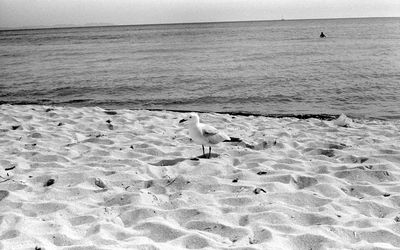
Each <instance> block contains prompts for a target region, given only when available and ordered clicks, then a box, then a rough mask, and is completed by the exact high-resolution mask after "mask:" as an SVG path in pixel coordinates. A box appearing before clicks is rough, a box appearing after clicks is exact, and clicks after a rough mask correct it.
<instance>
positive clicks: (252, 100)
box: [0, 18, 400, 119]
mask: <svg viewBox="0 0 400 250" xmlns="http://www.w3.org/2000/svg"><path fill="white" fill-rule="evenodd" d="M321 31H323V32H324V33H325V34H326V36H327V38H324V39H321V38H319V34H320V32H321ZM0 69H1V70H0V103H10V104H46V105H47V104H50V105H73V106H100V107H104V108H131V109H141V108H144V109H168V110H197V111H216V112H245V113H254V114H266V115H268V114H340V113H342V112H343V113H346V114H347V115H350V116H353V117H359V118H379V119H400V18H365V19H330V20H287V21H265V22H234V23H204V24H173V25H146V26H112V27H83V28H60V29H40V30H17V31H0Z"/></svg>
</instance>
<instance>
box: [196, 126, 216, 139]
mask: <svg viewBox="0 0 400 250" xmlns="http://www.w3.org/2000/svg"><path fill="white" fill-rule="evenodd" d="M200 129H201V133H202V135H203V136H204V137H210V136H213V135H216V134H218V130H217V129H216V128H214V127H213V126H210V125H207V124H201V126H200Z"/></svg>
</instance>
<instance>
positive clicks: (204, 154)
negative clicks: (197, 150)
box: [201, 145, 206, 157]
mask: <svg viewBox="0 0 400 250" xmlns="http://www.w3.org/2000/svg"><path fill="white" fill-rule="evenodd" d="M201 147H202V148H203V156H204V157H206V153H205V152H204V146H203V145H201Z"/></svg>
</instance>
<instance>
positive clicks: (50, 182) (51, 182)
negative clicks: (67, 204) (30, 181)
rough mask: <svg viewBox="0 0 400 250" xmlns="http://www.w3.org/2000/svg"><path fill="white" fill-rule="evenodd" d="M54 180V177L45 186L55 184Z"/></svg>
mask: <svg viewBox="0 0 400 250" xmlns="http://www.w3.org/2000/svg"><path fill="white" fill-rule="evenodd" d="M54 182H55V180H54V179H49V180H48V181H47V182H46V183H45V184H44V185H43V186H44V187H49V186H51V185H53V184H54Z"/></svg>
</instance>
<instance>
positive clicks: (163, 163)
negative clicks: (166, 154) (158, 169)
mask: <svg viewBox="0 0 400 250" xmlns="http://www.w3.org/2000/svg"><path fill="white" fill-rule="evenodd" d="M217 157H219V154H214V153H211V155H210V158H209V157H208V154H206V155H199V156H196V157H194V158H182V157H181V158H175V159H165V160H161V161H159V162H156V163H150V164H151V165H153V166H173V165H176V164H178V163H179V162H182V161H186V160H190V161H198V160H200V159H212V158H217Z"/></svg>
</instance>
